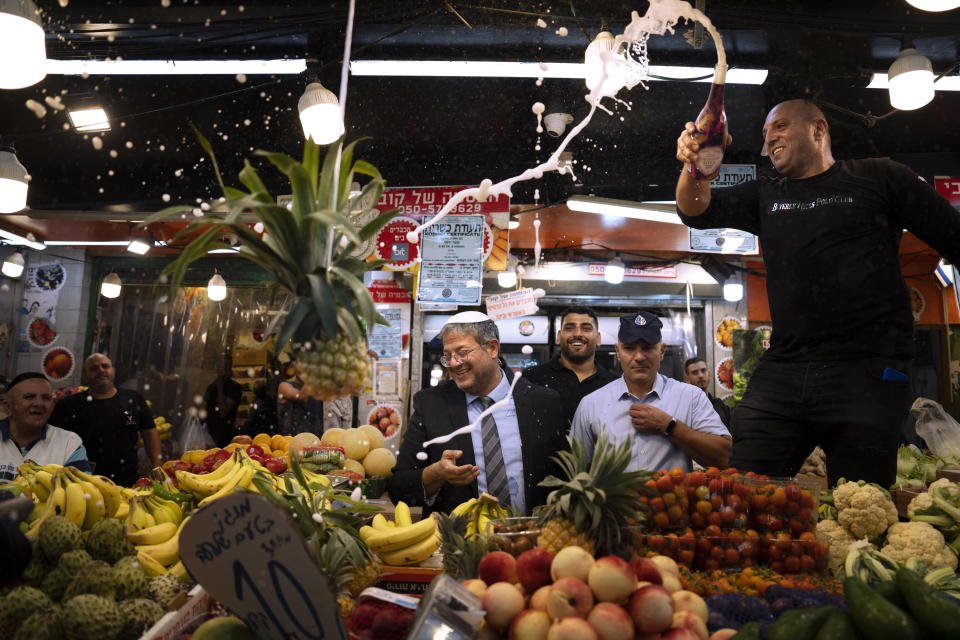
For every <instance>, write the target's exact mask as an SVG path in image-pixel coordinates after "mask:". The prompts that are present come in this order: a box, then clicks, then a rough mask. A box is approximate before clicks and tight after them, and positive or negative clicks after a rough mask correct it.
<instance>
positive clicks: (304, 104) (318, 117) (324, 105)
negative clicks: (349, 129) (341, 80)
mask: <svg viewBox="0 0 960 640" xmlns="http://www.w3.org/2000/svg"><path fill="white" fill-rule="evenodd" d="M297 110H298V111H299V112H300V124H301V125H302V126H303V137H304V138H308V139H309V138H313V141H314V142H316V143H317V144H330V143H331V142H335V141H336V140H337V139H339V138H340V136H342V135H343V131H344V128H343V117H342V116H341V114H340V101H339V100H337V96H335V95H333V92H332V91H330V90H329V89H326V88H324V86H323V85H322V84H320V83H319V82H311V83H310V84H308V85H307V88H306V90H305V91H304V92H303V95H302V96H300V101H299V102H298V103H297Z"/></svg>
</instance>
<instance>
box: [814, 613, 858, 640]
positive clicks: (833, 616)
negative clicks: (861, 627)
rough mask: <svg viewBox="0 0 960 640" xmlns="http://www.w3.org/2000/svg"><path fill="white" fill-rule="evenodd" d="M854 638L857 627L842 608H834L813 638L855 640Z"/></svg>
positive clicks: (821, 639)
mask: <svg viewBox="0 0 960 640" xmlns="http://www.w3.org/2000/svg"><path fill="white" fill-rule="evenodd" d="M856 638H857V628H856V627H855V626H854V624H853V620H852V619H851V618H850V614H848V613H847V612H846V611H844V610H843V609H834V610H833V611H832V612H830V616H829V617H828V618H827V621H826V622H824V623H823V626H822V627H820V631H818V632H817V635H816V637H815V638H814V640H856Z"/></svg>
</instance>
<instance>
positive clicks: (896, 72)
mask: <svg viewBox="0 0 960 640" xmlns="http://www.w3.org/2000/svg"><path fill="white" fill-rule="evenodd" d="M887 77H888V81H887V82H888V85H887V86H888V88H889V91H890V106H892V107H893V108H894V109H900V110H901V111H910V110H913V109H919V108H920V107H922V106H924V105H925V104H927V103H928V102H930V101H931V100H933V95H934V93H935V91H934V88H933V65H931V64H930V60H929V59H928V58H927V57H926V56H922V55H920V54H919V53H918V52H917V50H916V49H914V48H912V47H910V48H907V49H903V50H901V51H900V55H899V56H897V59H896V60H894V61H893V64H891V65H890V70H889V71H888V72H887Z"/></svg>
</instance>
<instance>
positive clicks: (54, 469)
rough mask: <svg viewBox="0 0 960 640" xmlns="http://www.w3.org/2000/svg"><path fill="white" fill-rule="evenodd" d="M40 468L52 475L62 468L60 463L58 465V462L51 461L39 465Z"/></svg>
mask: <svg viewBox="0 0 960 640" xmlns="http://www.w3.org/2000/svg"><path fill="white" fill-rule="evenodd" d="M40 468H41V469H43V470H44V471H46V472H47V473H49V474H50V475H51V476H52V475H54V474H56V473H58V472H59V471H60V470H61V469H63V467H62V466H61V465H59V464H54V463H52V462H51V463H49V464H45V465H43V466H42V467H40Z"/></svg>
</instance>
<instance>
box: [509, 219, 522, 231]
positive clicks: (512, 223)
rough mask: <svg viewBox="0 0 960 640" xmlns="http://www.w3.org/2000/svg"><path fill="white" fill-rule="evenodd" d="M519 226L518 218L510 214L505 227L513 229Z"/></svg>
mask: <svg viewBox="0 0 960 640" xmlns="http://www.w3.org/2000/svg"><path fill="white" fill-rule="evenodd" d="M519 228H520V219H519V218H517V217H515V216H510V221H509V222H508V223H507V229H508V230H509V231H513V230H514V229H519Z"/></svg>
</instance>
